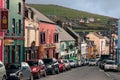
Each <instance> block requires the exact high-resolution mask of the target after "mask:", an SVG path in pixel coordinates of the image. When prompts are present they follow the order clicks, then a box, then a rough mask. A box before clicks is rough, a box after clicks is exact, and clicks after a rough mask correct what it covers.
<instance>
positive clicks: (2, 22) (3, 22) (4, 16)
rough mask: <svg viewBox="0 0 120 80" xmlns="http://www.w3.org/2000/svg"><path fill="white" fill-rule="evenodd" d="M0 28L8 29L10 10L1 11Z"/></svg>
mask: <svg viewBox="0 0 120 80" xmlns="http://www.w3.org/2000/svg"><path fill="white" fill-rule="evenodd" d="M0 29H2V30H7V29H8V10H1V11H0Z"/></svg>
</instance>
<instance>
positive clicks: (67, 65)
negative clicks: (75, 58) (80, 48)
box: [63, 59, 71, 70]
mask: <svg viewBox="0 0 120 80" xmlns="http://www.w3.org/2000/svg"><path fill="white" fill-rule="evenodd" d="M63 62H64V64H65V68H66V70H70V69H71V66H70V62H69V60H67V59H63Z"/></svg>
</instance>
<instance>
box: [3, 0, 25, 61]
mask: <svg viewBox="0 0 120 80" xmlns="http://www.w3.org/2000/svg"><path fill="white" fill-rule="evenodd" d="M7 8H8V10H9V25H8V31H6V32H5V38H4V63H14V62H21V61H24V11H25V10H24V8H25V0H7Z"/></svg>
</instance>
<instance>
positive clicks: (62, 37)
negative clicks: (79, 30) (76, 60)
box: [56, 26, 75, 41]
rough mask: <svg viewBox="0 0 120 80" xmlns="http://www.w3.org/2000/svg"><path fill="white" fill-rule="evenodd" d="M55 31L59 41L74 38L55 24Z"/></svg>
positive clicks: (72, 39)
mask: <svg viewBox="0 0 120 80" xmlns="http://www.w3.org/2000/svg"><path fill="white" fill-rule="evenodd" d="M56 29H57V32H58V33H59V38H60V41H75V39H74V38H73V37H72V36H70V35H69V34H68V33H67V32H66V31H65V30H64V29H62V28H61V27H59V26H56Z"/></svg>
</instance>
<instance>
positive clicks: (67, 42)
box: [56, 26, 76, 59]
mask: <svg viewBox="0 0 120 80" xmlns="http://www.w3.org/2000/svg"><path fill="white" fill-rule="evenodd" d="M56 28H57V33H58V35H59V39H58V43H56V54H58V53H59V54H58V58H67V59H68V58H71V57H73V56H74V55H76V52H75V49H76V48H75V39H74V38H73V37H72V36H71V35H69V34H68V33H67V32H66V31H65V30H64V29H63V28H61V27H60V26H56Z"/></svg>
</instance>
